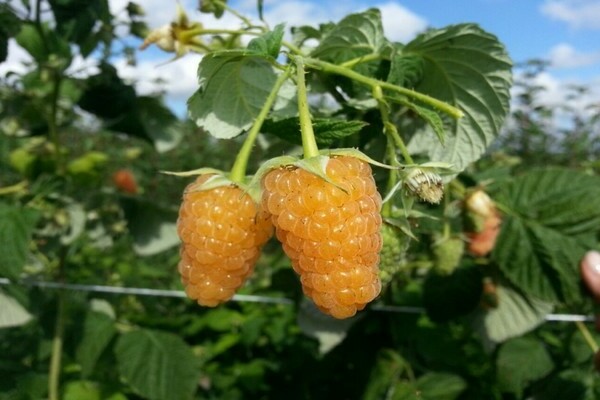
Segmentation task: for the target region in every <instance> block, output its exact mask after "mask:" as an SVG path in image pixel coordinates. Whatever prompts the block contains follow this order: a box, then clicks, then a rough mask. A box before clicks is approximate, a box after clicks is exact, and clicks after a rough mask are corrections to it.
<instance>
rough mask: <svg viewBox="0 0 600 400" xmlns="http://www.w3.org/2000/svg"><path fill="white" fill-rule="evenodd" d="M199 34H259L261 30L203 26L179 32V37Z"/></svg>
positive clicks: (187, 37)
mask: <svg viewBox="0 0 600 400" xmlns="http://www.w3.org/2000/svg"><path fill="white" fill-rule="evenodd" d="M200 35H250V36H260V35H262V32H254V31H248V30H245V29H238V30H232V29H206V28H203V27H198V28H194V29H190V30H188V31H185V32H182V33H181V38H185V39H189V38H190V37H192V36H200Z"/></svg>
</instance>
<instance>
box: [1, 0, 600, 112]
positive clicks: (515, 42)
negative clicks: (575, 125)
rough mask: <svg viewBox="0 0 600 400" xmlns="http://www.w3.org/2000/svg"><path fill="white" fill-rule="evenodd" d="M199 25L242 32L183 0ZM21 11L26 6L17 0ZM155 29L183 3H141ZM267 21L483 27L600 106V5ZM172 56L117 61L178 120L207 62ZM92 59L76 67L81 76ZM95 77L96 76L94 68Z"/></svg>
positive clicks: (556, 84)
mask: <svg viewBox="0 0 600 400" xmlns="http://www.w3.org/2000/svg"><path fill="white" fill-rule="evenodd" d="M180 1H181V3H182V4H183V5H184V7H185V8H186V9H187V10H189V16H190V18H191V19H193V20H200V21H202V22H203V23H204V25H205V26H207V27H217V26H222V27H230V28H233V27H236V26H238V20H237V19H236V18H235V17H233V16H231V15H226V16H224V17H223V18H222V19H220V20H218V21H217V20H214V18H211V17H209V16H207V15H205V14H200V13H198V12H196V11H194V10H195V7H196V6H197V4H198V0H180ZM109 2H110V5H111V9H112V10H113V12H117V11H119V10H122V9H123V8H124V7H125V6H126V4H127V2H128V0H109ZM11 3H12V4H13V5H17V4H18V3H19V1H18V0H12V1H11ZM139 3H140V4H142V5H143V7H144V8H145V9H146V14H147V19H148V22H149V24H150V26H151V27H153V28H157V27H159V26H161V25H164V24H167V23H169V22H170V21H171V20H172V19H173V18H174V16H175V7H176V0H140V1H139ZM229 3H230V4H231V5H232V6H233V7H235V8H236V9H239V10H241V11H243V12H246V13H249V14H250V15H252V14H254V15H255V10H256V1H255V0H230V1H229ZM264 3H265V14H266V19H267V21H268V22H269V23H270V24H271V25H275V24H276V23H279V22H286V23H287V25H288V27H289V26H294V25H302V24H311V25H314V24H317V23H319V22H326V21H337V20H339V19H340V18H342V17H343V16H344V15H346V14H348V13H350V12H355V11H359V10H363V9H365V8H368V7H378V8H380V9H381V10H382V15H383V23H384V29H385V30H386V34H387V36H388V37H389V38H390V39H392V40H395V41H400V42H407V41H409V40H410V39H411V38H413V37H414V36H415V35H416V34H417V33H418V32H420V31H422V30H423V29H425V28H427V27H433V28H441V27H444V26H446V25H449V24H455V23H461V22H475V23H478V24H479V25H481V26H482V27H483V28H484V29H485V30H487V31H488V32H490V33H493V34H495V35H496V36H498V37H499V39H500V40H501V41H502V42H503V43H504V44H505V45H506V47H507V50H508V53H509V55H510V56H511V58H512V59H513V60H514V61H515V62H522V61H525V60H528V59H532V58H543V59H546V60H549V61H551V63H552V64H551V66H550V68H549V69H548V70H547V72H546V73H544V74H543V75H541V76H540V77H538V81H539V82H538V83H539V84H541V85H545V86H546V87H547V88H548V92H547V96H546V98H547V102H548V103H549V104H552V103H554V104H557V103H560V102H561V101H563V99H562V96H563V95H564V90H563V87H564V86H565V85H568V84H571V83H576V84H581V85H586V86H588V87H590V88H591V93H590V94H589V95H588V96H587V97H586V98H584V99H580V101H581V104H582V105H584V104H586V103H589V102H592V101H593V102H600V0H402V1H397V0H368V1H365V0H362V1H360V0H341V1H340V0H318V1H315V0H310V1H302V0H264ZM26 58H27V57H26V55H25V54H24V53H23V52H22V50H21V51H20V49H18V47H17V46H15V45H14V43H12V45H11V47H10V51H9V60H8V61H7V62H6V63H4V64H0V73H3V72H4V71H6V70H8V69H14V68H17V69H18V64H19V62H20V61H21V60H24V59H26ZM170 59H171V55H170V54H167V53H163V52H161V51H159V50H157V49H155V48H153V49H150V50H146V51H144V52H141V53H140V54H139V62H138V65H137V66H136V67H131V66H128V65H127V63H126V61H125V60H124V59H123V60H115V62H116V65H117V68H118V69H119V70H120V72H121V74H122V75H123V76H124V77H126V78H129V79H131V80H135V81H137V82H138V84H137V86H138V89H139V91H140V92H143V93H144V92H152V91H155V90H156V89H157V86H156V84H155V83H154V80H155V79H156V78H162V79H164V80H165V81H166V82H167V83H166V84H165V85H164V86H162V87H161V88H162V89H165V90H166V91H167V98H168V102H169V104H170V105H172V106H173V107H174V108H175V109H176V110H177V113H178V114H180V115H183V114H184V112H185V100H186V99H187V98H188V97H189V96H190V95H191V94H192V93H193V91H194V90H195V87H196V78H195V75H196V68H197V65H198V62H199V60H200V57H199V56H197V55H191V56H186V57H184V58H183V59H180V60H177V61H175V62H172V63H168V64H166V65H165V64H164V63H165V62H166V61H168V60H170ZM86 63H87V64H88V65H89V64H90V63H91V64H92V65H93V61H91V60H76V62H75V65H74V66H73V69H74V70H77V69H81V66H82V65H84V64H86ZM89 71H93V68H92V69H90V70H89Z"/></svg>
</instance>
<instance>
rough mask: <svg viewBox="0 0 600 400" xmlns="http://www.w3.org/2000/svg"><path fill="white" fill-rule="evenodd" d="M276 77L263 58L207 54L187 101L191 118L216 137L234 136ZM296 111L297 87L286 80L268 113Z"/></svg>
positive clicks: (246, 124) (249, 119) (259, 106)
mask: <svg viewBox="0 0 600 400" xmlns="http://www.w3.org/2000/svg"><path fill="white" fill-rule="evenodd" d="M276 80H277V73H276V72H275V70H274V68H273V67H272V66H271V64H270V63H269V62H268V61H267V60H265V59H264V58H262V57H258V56H255V55H246V56H241V55H239V53H233V54H227V53H226V54H220V53H213V54H209V55H207V56H205V57H204V58H203V59H202V61H201V62H200V66H199V68H198V81H199V85H200V88H199V89H198V91H197V92H196V93H194V95H193V96H192V97H190V99H189V100H188V112H189V115H190V118H192V119H193V120H194V121H195V122H196V124H197V125H198V126H200V127H202V128H204V129H205V130H206V131H208V132H209V133H210V134H211V135H213V136H215V137H217V138H220V139H229V138H232V137H235V136H237V135H239V134H241V133H242V132H243V131H244V130H246V129H248V128H250V126H251V125H252V122H253V121H254V119H255V118H256V116H257V115H258V113H259V112H260V110H261V109H262V107H263V105H264V103H265V101H266V99H267V97H268V95H269V93H270V92H271V90H272V88H273V86H274V84H275V81H276ZM296 114H297V107H296V89H295V86H294V85H292V84H291V83H290V82H289V81H287V82H286V83H284V85H283V86H282V88H281V89H280V91H279V94H278V96H277V100H276V102H275V105H274V106H273V110H272V114H271V115H272V116H274V117H277V118H286V117H291V116H294V115H296Z"/></svg>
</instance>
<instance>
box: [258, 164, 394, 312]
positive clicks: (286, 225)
mask: <svg viewBox="0 0 600 400" xmlns="http://www.w3.org/2000/svg"><path fill="white" fill-rule="evenodd" d="M325 174H326V175H327V177H328V179H329V180H330V182H328V181H327V180H325V179H323V178H322V177H319V176H317V175H315V174H313V173H311V172H308V171H307V170H305V169H303V168H298V167H295V166H287V167H280V168H277V169H274V170H272V171H270V172H268V173H267V174H266V175H265V176H264V178H263V180H262V185H263V189H264V190H263V197H262V204H263V206H264V208H265V209H266V210H267V211H268V212H269V213H270V214H271V220H272V222H273V225H274V226H275V228H276V235H277V239H279V241H280V242H281V243H282V245H283V250H284V251H285V253H286V254H287V255H288V257H289V258H290V259H291V261H292V267H293V268H294V270H295V271H296V272H297V273H298V274H299V275H300V279H301V283H302V289H303V291H304V293H305V294H306V295H307V296H308V297H310V298H311V299H312V300H313V301H314V302H315V304H316V305H317V307H318V308H319V309H320V310H321V311H323V312H324V313H326V314H329V315H331V316H333V317H335V318H339V319H342V318H348V317H351V316H353V315H354V314H356V312H357V311H358V310H362V309H363V308H364V307H365V305H366V304H367V303H368V302H370V301H371V300H373V299H374V298H375V297H377V295H378V294H379V292H380V290H381V282H380V280H379V276H378V264H379V251H380V250H381V246H382V240H381V234H380V227H381V222H382V220H381V215H380V210H381V196H380V195H379V193H378V192H377V188H376V186H375V181H374V180H373V176H372V173H371V167H370V166H369V164H368V163H366V162H365V161H362V160H360V159H358V158H355V157H349V156H332V157H331V158H329V159H328V160H327V165H326V167H325Z"/></svg>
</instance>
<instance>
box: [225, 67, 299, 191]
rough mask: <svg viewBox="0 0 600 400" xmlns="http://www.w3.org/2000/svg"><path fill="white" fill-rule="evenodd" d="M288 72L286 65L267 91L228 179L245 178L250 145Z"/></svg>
mask: <svg viewBox="0 0 600 400" xmlns="http://www.w3.org/2000/svg"><path fill="white" fill-rule="evenodd" d="M290 74H291V67H289V66H288V68H287V69H286V70H285V71H284V72H283V73H282V74H280V75H279V77H278V78H277V80H276V81H275V84H274V85H273V88H272V89H271V92H270V93H269V96H268V97H267V99H266V100H265V103H264V104H263V107H262V108H261V110H260V112H259V113H258V115H257V116H256V119H255V120H254V123H253V124H252V127H251V128H250V130H249V131H248V136H247V137H246V140H245V141H244V144H243V145H242V147H241V149H240V151H239V153H238V155H237V157H236V158H235V162H234V163H233V167H232V168H231V172H230V174H229V179H231V180H232V181H233V182H237V183H243V182H244V180H245V178H246V168H247V166H248V159H249V158H250V154H251V153H252V147H253V146H254V142H255V141H256V138H257V137H258V133H259V132H260V128H262V125H263V123H264V122H265V119H266V118H267V116H268V115H269V111H270V110H271V107H273V104H275V100H276V99H277V93H279V89H281V86H282V85H283V84H284V82H285V81H286V80H287V79H288V78H289V76H290Z"/></svg>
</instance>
